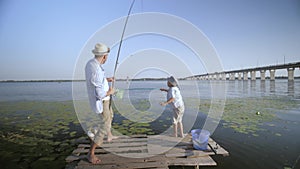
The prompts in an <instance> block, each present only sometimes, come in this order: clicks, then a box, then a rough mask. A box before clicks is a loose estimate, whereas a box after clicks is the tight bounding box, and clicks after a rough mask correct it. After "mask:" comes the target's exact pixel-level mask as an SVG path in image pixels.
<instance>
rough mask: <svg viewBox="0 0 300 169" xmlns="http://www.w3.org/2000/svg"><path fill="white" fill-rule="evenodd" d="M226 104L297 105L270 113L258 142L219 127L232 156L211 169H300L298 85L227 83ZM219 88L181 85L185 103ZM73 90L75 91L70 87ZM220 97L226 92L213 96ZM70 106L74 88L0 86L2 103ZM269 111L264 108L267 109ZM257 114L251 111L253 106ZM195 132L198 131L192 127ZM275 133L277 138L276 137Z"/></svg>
mask: <svg viewBox="0 0 300 169" xmlns="http://www.w3.org/2000/svg"><path fill="white" fill-rule="evenodd" d="M224 83H225V84H226V93H225V94H226V98H227V99H243V98H261V97H269V98H274V99H275V98H283V99H286V100H288V101H296V102H297V104H298V106H297V107H296V108H295V107H293V108H291V109H288V110H285V112H284V113H283V112H282V110H274V113H275V114H276V116H277V118H276V119H275V120H274V121H272V122H269V123H265V124H263V125H262V126H261V127H262V128H264V129H265V130H263V131H258V132H259V133H258V135H259V136H253V135H248V134H241V133H238V132H236V131H234V130H232V129H230V128H224V127H222V122H221V123H220V125H219V127H218V128H217V129H216V131H215V132H214V133H213V134H212V137H213V138H214V139H215V140H217V142H218V143H219V144H220V145H222V146H223V147H224V148H226V149H227V150H228V151H229V152H230V156H229V157H218V156H215V157H213V158H214V159H215V160H216V161H217V163H218V166H217V167H215V168H228V169H229V168H230V169H233V168H249V169H252V168H253V169H258V168H261V169H265V168H267V169H268V168H270V169H276V168H278V169H288V168H294V169H296V168H300V164H299V163H300V159H299V158H300V79H296V80H295V81H293V82H288V81H287V80H286V79H282V80H281V79H280V80H275V81H269V80H266V81H265V82H262V81H260V80H256V81H250V80H249V81H237V80H236V81H226V82H224ZM212 84H213V85H222V84H223V83H222V82H218V81H211V82H210V81H197V82H194V81H181V82H180V89H181V91H182V95H183V97H184V98H187V97H191V98H193V97H194V98H198V97H200V99H211V98H212V91H211V89H212V86H211V85H212ZM73 85H74V86H75V88H76V89H80V90H76V93H75V95H76V96H77V97H80V98H86V97H87V95H86V90H85V83H84V82H74V84H73ZM74 86H73V87H74ZM116 87H117V88H119V89H120V90H123V91H125V93H126V92H127V93H129V94H130V98H131V99H133V100H135V99H149V96H151V97H155V98H157V100H158V101H159V100H164V99H165V94H161V92H159V88H162V87H163V88H167V86H166V82H165V81H135V82H129V83H127V82H118V81H117V82H116ZM217 92H221V93H224V91H217ZM65 100H72V82H60V83H58V82H11V83H10V82H5V83H4V82H2V83H0V101H1V102H2V101H11V102H14V101H65ZM266 106H268V105H266ZM253 108H255V105H253ZM195 127H199V126H195ZM276 133H280V136H278V134H277V135H276Z"/></svg>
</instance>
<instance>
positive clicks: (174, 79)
mask: <svg viewBox="0 0 300 169" xmlns="http://www.w3.org/2000/svg"><path fill="white" fill-rule="evenodd" d="M167 80H168V82H170V83H171V84H172V85H173V86H178V82H177V79H176V78H175V77H173V76H170V77H168V78H167Z"/></svg>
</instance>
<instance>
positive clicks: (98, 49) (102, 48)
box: [92, 43, 110, 56]
mask: <svg viewBox="0 0 300 169" xmlns="http://www.w3.org/2000/svg"><path fill="white" fill-rule="evenodd" d="M109 51H110V49H109V47H107V46H106V45H105V44H102V43H97V44H96V45H95V49H93V50H92V52H93V54H94V55H97V56H98V55H99V56H102V55H105V54H108V53H109Z"/></svg>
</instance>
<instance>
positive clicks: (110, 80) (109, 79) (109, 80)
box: [106, 77, 115, 82]
mask: <svg viewBox="0 0 300 169" xmlns="http://www.w3.org/2000/svg"><path fill="white" fill-rule="evenodd" d="M106 80H107V81H108V82H112V81H115V78H114V77H109V78H106Z"/></svg>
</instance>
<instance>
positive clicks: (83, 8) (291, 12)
mask: <svg viewBox="0 0 300 169" xmlns="http://www.w3.org/2000/svg"><path fill="white" fill-rule="evenodd" d="M131 2H132V1H131V0H85V1H83V0H1V1H0V58H1V61H0V80H62V79H67V80H69V79H74V74H76V71H81V70H82V72H84V67H83V66H84V64H85V61H86V60H88V59H91V58H93V55H92V53H89V52H86V51H85V50H92V45H94V44H92V42H96V41H99V42H103V41H104V42H105V43H106V42H107V44H110V45H111V46H110V47H111V48H112V52H111V53H110V56H109V61H108V62H107V63H106V64H105V65H104V67H105V70H106V72H107V76H111V75H113V69H114V64H115V63H114V62H115V60H116V56H117V54H116V53H117V52H116V51H117V49H118V43H116V40H115V39H118V38H120V34H119V33H118V32H120V31H121V30H122V29H123V22H121V21H124V17H126V15H127V13H128V10H129V7H130V4H131ZM150 12H151V13H160V14H166V15H170V16H173V17H178V20H183V21H184V22H186V23H188V24H187V25H189V24H190V25H192V26H194V27H195V28H197V29H198V30H199V31H200V32H201V33H202V34H203V36H204V37H205V38H206V39H203V41H201V42H203V43H206V44H207V43H209V45H211V47H212V48H213V49H214V50H215V53H216V55H217V56H218V63H216V65H217V66H219V65H221V67H222V69H223V70H225V71H228V70H235V69H242V68H251V67H256V66H266V65H275V64H283V63H288V62H299V61H300V1H299V0H226V1H225V0H136V2H135V4H134V6H133V9H132V12H131V14H132V16H133V15H138V14H143V13H150ZM132 16H130V17H129V21H130V19H131V18H132V19H133V20H131V22H128V25H127V31H128V32H129V31H130V30H131V29H133V27H134V28H135V29H136V31H139V30H142V29H143V25H147V23H150V22H151V23H154V24H152V25H151V27H153V28H155V27H164V28H166V29H168V30H170V31H174V32H177V33H182V34H183V35H186V36H191V37H193V35H194V34H192V33H191V32H189V31H186V30H182V29H181V28H182V27H181V26H179V27H168V26H166V25H168V24H169V23H168V21H165V22H164V21H159V19H158V20H157V22H155V21H152V20H151V21H150V20H147V19H145V20H144V21H140V22H138V21H135V20H134V17H132ZM117 21H120V23H122V24H120V25H119V26H118V30H111V31H107V32H106V37H105V38H106V39H108V38H109V37H111V39H108V40H104V39H100V38H99V39H97V37H102V36H97V33H99V32H101V31H102V30H103V29H105V28H107V27H109V26H110V25H112V23H114V22H117ZM125 30H126V29H125ZM180 30H182V32H180ZM116 32H117V33H116ZM194 37H195V39H193V40H194V41H195V42H197V40H199V39H197V37H198V36H194ZM113 39H114V40H113ZM110 40H111V42H110ZM112 42H114V43H112ZM189 47H190V46H189V45H187V44H185V43H184V42H182V41H178V39H177V40H176V39H174V38H173V37H169V36H165V35H161V34H147V33H143V34H140V35H138V36H131V37H126V39H124V41H123V44H122V48H121V53H120V62H119V64H120V65H119V66H120V67H119V68H120V69H118V71H117V72H118V73H117V74H116V75H117V76H119V77H116V78H124V77H125V76H127V75H126V73H127V72H126V71H128V74H129V73H131V75H130V76H135V77H139V76H147V77H161V76H167V75H168V74H174V75H176V76H178V77H184V76H188V75H190V74H203V73H207V72H209V71H210V70H212V68H211V65H208V64H206V63H204V62H205V59H204V57H208V56H199V55H197V54H195V53H193V51H191V49H190V48H189ZM204 50H207V48H206V49H204ZM149 51H150V52H149ZM151 52H153V53H151ZM136 55H138V56H136ZM164 56H165V57H164ZM81 57H84V59H82V58H81ZM134 58H138V59H136V60H134ZM174 58H175V59H174ZM199 58H200V59H199ZM128 60H130V62H129V61H128ZM174 60H176V61H174ZM177 61H178V63H179V62H181V63H182V64H183V65H182V66H181V65H180V64H179V65H178V64H177ZM79 62H80V63H79ZM175 62H176V63H175ZM125 63H126V64H125ZM145 63H153V64H154V65H153V66H152V67H150V68H145V69H142V68H140V65H143V64H145ZM155 63H163V64H162V67H158V66H157V65H156V64H155ZM137 65H139V66H137ZM174 65H175V66H174ZM148 66H149V65H148ZM150 66H151V65H150ZM174 67H175V68H176V69H174ZM134 68H135V69H134ZM137 68H138V69H137ZM133 70H135V72H133ZM166 70H167V71H166ZM181 70H182V71H181ZM74 72H75V73H74ZM299 74H300V70H299V69H296V70H295V76H299ZM267 75H268V74H267ZM276 75H287V71H286V70H279V71H277V72H276ZM79 78H81V77H79Z"/></svg>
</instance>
